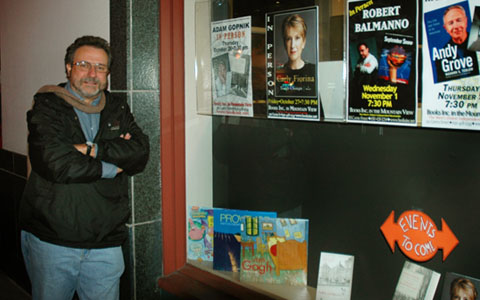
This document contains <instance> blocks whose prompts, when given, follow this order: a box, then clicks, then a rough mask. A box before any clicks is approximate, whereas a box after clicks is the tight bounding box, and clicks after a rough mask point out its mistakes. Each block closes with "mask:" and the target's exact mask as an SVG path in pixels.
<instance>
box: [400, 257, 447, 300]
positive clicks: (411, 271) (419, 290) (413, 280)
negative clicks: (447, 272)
mask: <svg viewBox="0 0 480 300" xmlns="http://www.w3.org/2000/svg"><path fill="white" fill-rule="evenodd" d="M439 280H440V274H439V273H437V272H434V271H433V270H430V269H428V268H425V267H422V266H420V265H417V264H414V263H411V262H409V261H405V264H404V265H403V269H402V273H401V274H400V278H399V279H398V283H397V287H396V288H395V293H394V294H393V300H432V299H433V296H435V290H436V289H437V285H438V281H439Z"/></svg>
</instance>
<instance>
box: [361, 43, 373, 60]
mask: <svg viewBox="0 0 480 300" xmlns="http://www.w3.org/2000/svg"><path fill="white" fill-rule="evenodd" d="M358 53H359V54H360V56H361V57H362V59H365V58H367V56H368V53H370V51H369V49H368V47H367V46H365V45H360V47H358Z"/></svg>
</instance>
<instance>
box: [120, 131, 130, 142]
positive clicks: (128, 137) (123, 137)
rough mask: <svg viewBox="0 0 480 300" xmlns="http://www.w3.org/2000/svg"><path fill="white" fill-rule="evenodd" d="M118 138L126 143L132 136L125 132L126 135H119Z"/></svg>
mask: <svg viewBox="0 0 480 300" xmlns="http://www.w3.org/2000/svg"><path fill="white" fill-rule="evenodd" d="M120 137H121V138H122V139H124V140H127V141H128V140H129V139H131V138H132V135H131V134H130V133H128V132H127V133H125V134H121V135H120Z"/></svg>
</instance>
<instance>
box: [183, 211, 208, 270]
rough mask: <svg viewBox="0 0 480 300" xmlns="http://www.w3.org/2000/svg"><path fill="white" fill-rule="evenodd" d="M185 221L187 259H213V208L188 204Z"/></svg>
mask: <svg viewBox="0 0 480 300" xmlns="http://www.w3.org/2000/svg"><path fill="white" fill-rule="evenodd" d="M187 222H188V224H187V228H188V233H187V259H189V260H197V261H213V208H211V207H210V208H206V207H198V206H190V207H189V209H188V217H187Z"/></svg>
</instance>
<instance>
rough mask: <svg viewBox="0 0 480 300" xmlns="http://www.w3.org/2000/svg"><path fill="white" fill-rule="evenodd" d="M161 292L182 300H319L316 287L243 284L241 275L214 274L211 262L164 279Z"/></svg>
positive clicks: (189, 266) (191, 263)
mask: <svg viewBox="0 0 480 300" xmlns="http://www.w3.org/2000/svg"><path fill="white" fill-rule="evenodd" d="M158 283H159V286H160V288H162V289H164V290H165V291H167V292H169V293H171V294H174V295H176V296H179V297H181V298H190V299H192V298H195V299H232V298H233V299H235V298H236V299H299V300H302V299H315V293H316V290H315V289H314V288H312V287H309V286H307V287H297V286H289V285H280V284H267V283H254V282H241V281H240V280H239V273H236V272H227V271H217V270H213V268H212V263H211V262H197V261H188V262H187V263H186V264H185V265H184V266H183V267H182V268H180V269H178V270H177V271H175V272H173V273H171V274H169V275H167V276H165V277H162V278H160V279H159V281H158Z"/></svg>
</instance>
